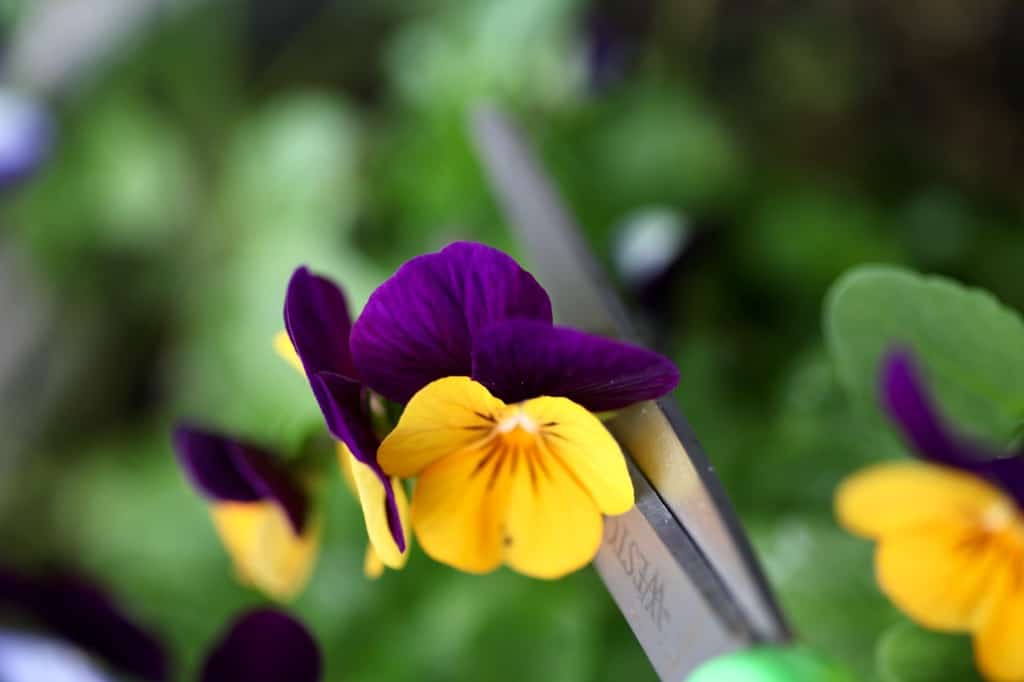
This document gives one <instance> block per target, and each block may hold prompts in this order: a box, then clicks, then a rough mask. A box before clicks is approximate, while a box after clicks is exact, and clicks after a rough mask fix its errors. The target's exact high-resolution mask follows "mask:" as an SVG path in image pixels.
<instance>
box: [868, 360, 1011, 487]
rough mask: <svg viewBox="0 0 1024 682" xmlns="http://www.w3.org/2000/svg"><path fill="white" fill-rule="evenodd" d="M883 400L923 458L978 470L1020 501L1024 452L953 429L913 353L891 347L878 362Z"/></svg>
mask: <svg viewBox="0 0 1024 682" xmlns="http://www.w3.org/2000/svg"><path fill="white" fill-rule="evenodd" d="M881 393H882V404H883V406H884V407H885V410H886V411H887V412H888V414H889V416H890V417H891V418H892V420H893V421H894V422H895V424H896V425H897V426H898V427H899V429H900V431H901V432H902V433H903V436H904V437H905V438H906V440H907V441H908V443H909V444H910V445H911V447H912V450H913V451H914V453H915V454H917V455H918V456H919V457H921V458H922V459H925V460H928V461H930V462H933V463H935V464H941V465H944V466H949V467H954V468H956V469H961V470H963V471H966V472H968V473H971V474H974V475H975V476H980V477H981V478H984V479H986V480H988V481H990V482H992V483H994V484H996V485H998V486H999V487H1001V488H1002V489H1003V490H1005V491H1006V492H1007V493H1008V494H1009V495H1011V496H1012V497H1013V498H1014V499H1015V500H1016V501H1017V503H1018V504H1019V505H1021V506H1024V452H1007V451H1006V450H1001V449H998V448H994V447H991V446H989V445H987V444H984V443H981V442H979V441H977V440H975V439H973V438H970V437H968V436H965V435H963V434H961V433H958V432H957V431H956V429H954V428H953V427H951V426H950V425H949V424H948V423H947V422H946V421H945V420H944V419H943V417H942V415H941V414H940V412H939V410H938V409H937V408H936V407H935V401H934V400H933V398H932V397H931V394H930V393H929V391H928V388H927V385H926V384H925V382H924V381H923V379H922V378H921V375H920V373H919V371H918V369H917V364H916V362H915V361H914V357H913V355H912V354H911V353H910V352H909V351H907V350H903V349H896V350H892V351H890V352H889V353H888V354H887V355H886V357H885V359H884V361H883V363H882V377H881Z"/></svg>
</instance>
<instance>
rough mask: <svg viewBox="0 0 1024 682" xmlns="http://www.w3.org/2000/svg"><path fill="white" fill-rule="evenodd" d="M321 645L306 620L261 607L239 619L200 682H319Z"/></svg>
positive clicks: (228, 631)
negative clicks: (311, 632)
mask: <svg viewBox="0 0 1024 682" xmlns="http://www.w3.org/2000/svg"><path fill="white" fill-rule="evenodd" d="M321 665H322V664H321V661H320V649H319V647H318V646H317V644H316V641H315V640H314V639H313V637H312V636H311V635H310V634H309V632H308V631H307V630H306V628H305V627H303V625H302V623H300V622H298V621H297V620H295V619H294V618H292V617H291V616H289V615H288V614H286V613H284V612H283V611H277V610H273V609H257V610H255V611H250V612H249V613H247V614H245V615H243V616H242V617H241V618H239V619H238V620H236V621H235V622H234V623H233V624H232V625H231V626H230V627H229V628H228V630H227V632H226V633H225V634H224V635H223V636H222V638H221V640H220V641H219V642H218V643H217V645H216V647H215V648H214V649H213V651H212V652H211V653H210V655H209V657H208V658H207V659H206V663H205V664H204V665H203V669H202V672H201V674H200V677H199V679H200V682H317V680H319V679H320V674H321Z"/></svg>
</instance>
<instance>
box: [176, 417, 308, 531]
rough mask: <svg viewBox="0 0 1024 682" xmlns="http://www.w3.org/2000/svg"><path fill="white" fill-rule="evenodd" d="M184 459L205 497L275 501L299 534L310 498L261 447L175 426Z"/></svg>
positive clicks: (190, 474)
mask: <svg viewBox="0 0 1024 682" xmlns="http://www.w3.org/2000/svg"><path fill="white" fill-rule="evenodd" d="M173 441H174V448H175V450H176V451H177V454H178V461H179V462H180V463H181V466H182V468H183V469H184V470H185V473H186V475H187V476H188V478H189V480H190V481H191V482H192V484H193V485H194V486H195V487H196V488H198V489H199V491H200V493H202V494H203V495H204V496H205V497H207V498H210V499H214V500H220V501H230V502H255V501H257V500H267V499H270V500H273V501H274V502H275V503H277V504H278V505H279V506H280V507H281V509H282V510H283V511H284V512H285V514H286V515H287V516H288V520H289V521H290V522H291V524H292V527H293V528H294V529H295V532H296V534H299V533H301V532H302V529H303V526H304V525H305V521H306V511H307V507H308V501H307V500H306V496H305V494H304V493H303V491H302V488H301V487H299V486H298V485H297V484H296V483H295V482H294V481H292V480H291V479H290V478H289V477H288V475H287V474H286V473H285V472H284V470H283V469H282V468H281V466H280V465H279V464H278V463H277V462H276V458H275V457H274V456H273V455H271V454H269V453H268V452H266V451H264V450H262V449H260V448H257V447H256V446H253V445H249V444H247V443H243V442H241V441H237V440H234V439H232V438H228V437H226V436H222V435H220V434H216V433H212V432H210V431H205V430H203V429H198V428H194V427H189V426H179V427H178V428H177V429H175V431H174V437H173Z"/></svg>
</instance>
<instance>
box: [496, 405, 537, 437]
mask: <svg viewBox="0 0 1024 682" xmlns="http://www.w3.org/2000/svg"><path fill="white" fill-rule="evenodd" d="M494 432H495V433H496V434H497V435H498V436H499V437H501V439H502V440H503V441H504V442H505V443H507V444H508V445H519V446H523V445H529V444H530V443H533V442H534V441H535V440H536V439H537V434H538V433H539V432H540V425H539V424H538V423H537V422H536V420H534V419H533V417H531V416H530V415H528V414H527V413H526V411H525V410H523V409H522V408H521V407H520V406H519V405H510V406H509V407H508V408H507V409H506V410H504V411H503V412H502V414H501V415H499V417H498V420H497V423H496V424H495V426H494Z"/></svg>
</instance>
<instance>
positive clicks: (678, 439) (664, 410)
mask: <svg viewBox="0 0 1024 682" xmlns="http://www.w3.org/2000/svg"><path fill="white" fill-rule="evenodd" d="M471 132H472V137H473V142H474V146H475V149H476V151H477V153H478V155H479V157H480V159H481V161H482V162H483V165H484V168H485V170H486V172H487V175H488V177H489V180H490V183H491V186H492V188H493V190H494V192H495V194H496V195H497V198H498V200H499V204H500V205H501V208H502V210H503V212H504V213H505V215H506V218H507V219H508V222H509V224H510V225H511V226H512V228H513V230H514V231H515V233H516V234H517V236H518V237H519V238H520V240H521V242H522V244H523V247H524V249H525V251H526V254H527V256H528V260H529V263H530V265H531V271H532V272H533V274H534V276H536V277H537V279H538V280H539V281H540V282H541V284H542V285H544V287H545V288H546V289H547V290H548V292H549V294H550V296H551V299H552V303H553V305H554V308H555V314H556V320H557V321H558V322H559V323H561V324H566V325H569V326H572V327H577V328H579V329H584V330H586V331H589V332H593V333H596V334H602V335H605V336H613V337H618V338H621V339H626V340H635V336H636V334H635V331H634V329H633V326H632V324H631V323H630V320H629V317H628V315H627V314H626V309H625V306H624V304H623V303H622V301H621V299H620V298H619V297H618V295H617V294H616V293H615V291H614V290H613V289H612V287H611V286H610V285H609V282H608V281H606V278H605V276H604V274H603V273H602V271H601V269H600V267H599V265H598V263H597V262H596V260H595V259H594V258H593V256H592V254H591V252H590V251H589V249H588V248H587V245H586V243H585V241H584V239H583V237H582V235H581V233H580V231H579V229H578V227H577V225H576V222H575V221H574V219H573V217H572V214H571V213H570V212H569V210H568V209H567V208H566V206H565V204H564V202H563V201H562V199H561V198H560V197H559V195H558V192H557V190H556V189H555V186H554V184H553V183H552V182H551V181H550V180H549V179H548V177H547V175H546V173H545V172H544V169H543V167H542V166H541V164H540V162H539V161H538V160H537V157H536V155H535V154H534V152H533V151H532V149H531V147H530V145H529V143H528V142H527V140H526V138H525V137H524V136H523V135H522V134H521V132H520V131H519V130H518V129H517V127H516V125H515V124H514V122H513V121H512V120H511V119H510V118H509V117H507V116H506V115H504V114H503V113H502V112H500V111H498V110H497V109H495V108H493V107H489V106H485V107H482V108H480V109H478V110H476V111H475V112H474V113H473V115H472V119H471ZM606 426H607V427H608V429H609V431H610V432H611V433H612V435H613V436H615V438H616V440H618V442H619V444H620V445H621V446H622V449H623V451H624V452H625V453H626V454H627V463H628V464H629V469H630V475H631V476H632V478H633V485H634V487H635V490H636V506H635V507H634V508H633V509H632V510H630V511H629V512H627V513H626V514H623V515H621V516H617V517H612V518H609V519H607V522H606V524H605V531H604V538H603V541H602V544H601V549H600V551H599V552H598V555H597V557H596V558H595V560H594V566H595V568H596V569H597V572H598V574H599V575H600V577H601V579H602V580H603V581H604V584H605V586H606V587H607V589H608V592H609V593H610V594H611V596H612V598H613V599H614V600H615V603H616V604H617V605H618V607H619V609H620V610H621V611H622V614H623V616H625V618H626V621H627V622H628V623H629V626H630V628H632V630H633V633H634V634H635V635H636V638H637V640H638V641H639V642H640V645H641V647H643V650H644V652H645V653H646V655H647V658H648V659H649V660H650V662H651V664H652V666H653V667H654V670H655V672H656V673H657V674H658V676H659V677H660V678H661V679H662V680H667V681H671V682H680V681H681V680H684V679H685V678H686V676H687V675H688V674H689V673H690V672H691V671H692V670H694V669H695V668H697V667H698V666H699V665H700V664H702V663H704V662H705V661H707V660H709V659H712V658H716V657H718V656H721V655H723V654H727V653H730V652H733V651H738V650H741V649H744V648H747V647H751V646H756V645H758V644H780V643H785V642H787V641H788V640H789V639H790V631H789V629H788V627H787V625H786V621H785V619H784V617H783V615H782V612H781V610H780V609H779V606H778V604H777V602H776V601H775V599H774V597H773V595H772V593H771V591H770V589H769V587H768V584H767V582H766V580H765V577H764V574H763V573H762V571H761V568H760V566H759V565H758V562H757V560H756V558H755V556H754V553H753V551H752V549H751V546H750V542H749V541H748V539H747V536H746V534H745V533H744V532H743V529H742V527H741V526H740V524H739V521H738V519H737V517H736V514H735V512H734V511H733V508H732V506H731V504H730V503H729V501H728V499H727V497H726V494H725V491H724V490H723V488H722V485H721V483H720V482H719V480H718V478H717V476H716V475H715V472H714V469H713V468H712V467H711V465H710V463H709V462H708V459H707V457H706V456H705V454H704V452H703V450H702V448H701V446H700V444H699V443H698V441H697V438H696V436H694V434H693V431H692V430H691V429H690V426H689V424H688V423H687V421H686V419H685V418H684V417H683V415H682V413H681V412H680V410H679V409H678V407H677V405H676V404H675V401H674V400H673V399H672V397H671V395H670V396H666V397H665V398H662V399H661V400H658V401H648V402H644V403H640V404H637V405H633V406H632V407H629V408H627V409H625V410H623V411H621V412H620V413H618V414H617V415H616V416H615V417H614V418H612V419H611V420H610V421H608V422H607V423H606Z"/></svg>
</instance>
